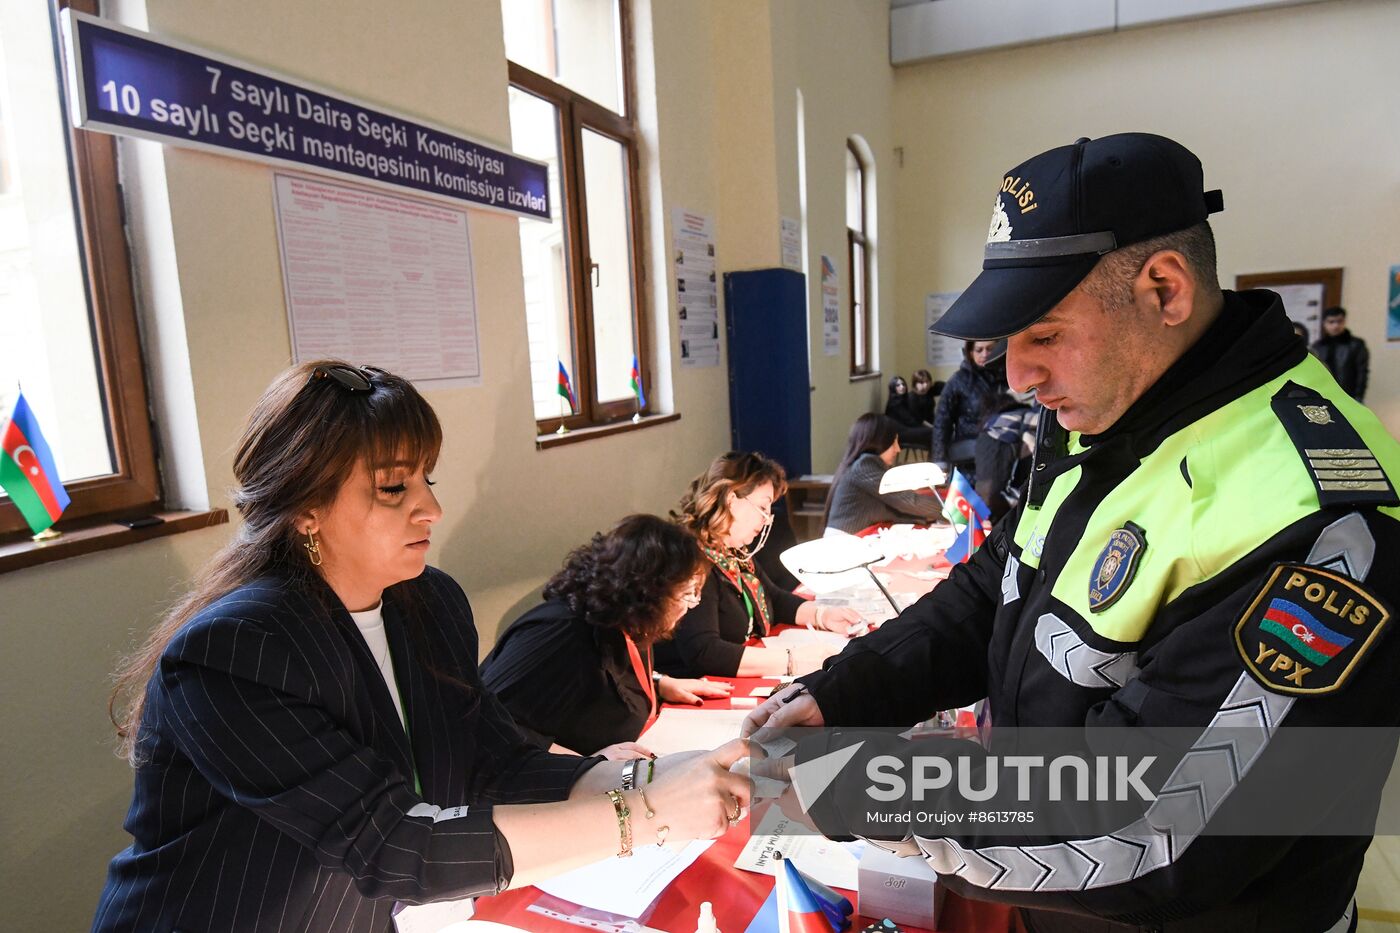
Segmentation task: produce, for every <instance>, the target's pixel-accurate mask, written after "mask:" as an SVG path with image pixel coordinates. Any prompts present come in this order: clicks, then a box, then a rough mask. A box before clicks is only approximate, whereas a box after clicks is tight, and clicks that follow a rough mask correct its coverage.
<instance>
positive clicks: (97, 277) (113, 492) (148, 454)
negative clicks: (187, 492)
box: [0, 0, 161, 542]
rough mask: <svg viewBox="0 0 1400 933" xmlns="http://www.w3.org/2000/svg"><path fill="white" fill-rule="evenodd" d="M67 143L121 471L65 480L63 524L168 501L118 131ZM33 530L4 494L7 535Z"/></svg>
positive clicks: (79, 4) (88, 2) (73, 2)
mask: <svg viewBox="0 0 1400 933" xmlns="http://www.w3.org/2000/svg"><path fill="white" fill-rule="evenodd" d="M64 7H72V8H73V9H75V10H78V11H80V12H84V13H92V14H96V13H97V0H55V4H54V9H55V10H57V9H62V8H64ZM55 22H57V18H56V14H55ZM55 48H57V42H56V41H55ZM59 86H60V94H61V97H60V100H61V102H62V104H63V106H64V108H65V109H64V113H65V115H66V114H67V100H66V97H67V84H66V82H65V81H64V80H63V77H62V75H60V79H59ZM66 122H67V120H66V116H65V123H66ZM67 145H68V151H69V166H70V170H71V176H70V178H71V187H72V191H73V200H74V204H75V208H76V214H77V216H76V218H75V219H76V221H77V226H78V247H79V251H80V253H81V256H82V263H83V275H84V279H85V284H86V293H87V296H88V313H89V316H90V320H91V322H92V336H93V344H94V350H95V355H96V361H97V373H98V382H99V385H100V386H101V391H102V400H103V403H104V404H105V405H106V408H107V424H108V438H109V441H110V444H111V451H112V460H113V472H112V473H110V474H108V475H105V476H98V477H93V478H91V479H82V480H75V481H73V482H69V483H64V488H65V489H67V491H68V495H69V497H70V498H71V499H72V502H71V504H70V505H69V506H68V508H66V509H65V510H64V512H63V517H62V518H61V519H60V520H59V521H60V523H61V524H60V526H59V527H60V528H64V527H68V526H69V525H70V523H72V522H74V521H75V520H85V521H87V522H96V521H101V520H105V519H113V518H121V517H129V516H135V515H144V514H149V513H151V512H153V511H157V510H159V509H160V508H161V485H160V475H159V472H158V470H157V468H156V451H155V443H154V439H153V436H152V431H151V417H150V413H149V412H150V408H149V399H148V397H147V392H146V368H145V364H144V362H143V361H142V356H141V337H140V331H139V327H138V324H137V317H136V301H135V297H134V293H133V290H132V280H131V256H130V254H129V252H128V250H127V243H126V235H125V229H124V223H123V221H124V214H123V210H122V193H121V186H120V184H119V178H118V173H117V146H116V139H115V137H113V136H109V135H107V134H104V133H95V132H92V131H89V130H80V129H73V128H71V127H70V128H69V130H68V139H67ZM29 533H30V532H29V527H28V525H26V524H25V521H24V517H23V516H22V515H21V514H20V512H19V509H18V508H16V507H15V505H14V503H12V502H11V501H10V500H9V499H8V498H5V499H4V500H0V542H3V541H6V540H10V539H12V538H13V539H23V538H25V537H27V536H28V535H29Z"/></svg>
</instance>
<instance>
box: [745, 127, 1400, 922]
mask: <svg viewBox="0 0 1400 933" xmlns="http://www.w3.org/2000/svg"><path fill="white" fill-rule="evenodd" d="M1222 208H1223V202H1222V198H1221V195H1220V192H1219V191H1205V190H1204V184H1203V175H1202V169H1201V164H1200V161H1199V160H1198V159H1197V158H1196V157H1195V156H1194V155H1193V154H1192V153H1191V152H1189V151H1188V150H1187V149H1185V148H1184V147H1182V146H1181V145H1180V144H1178V143H1176V142H1173V141H1172V140H1169V139H1165V138H1162V137H1160V136H1153V135H1149V134H1143V133H1125V134H1120V135H1116V136H1108V137H1104V138H1102V139H1096V140H1089V139H1080V140H1079V141H1077V142H1075V143H1074V144H1073V145H1068V146H1061V147H1059V148H1056V149H1052V150H1050V151H1048V152H1044V153H1041V154H1040V155H1037V156H1035V157H1034V158H1032V159H1030V160H1029V161H1027V162H1024V163H1022V164H1021V165H1019V166H1017V167H1016V168H1014V169H1012V170H1011V171H1010V172H1009V173H1007V175H1006V176H1005V178H1004V179H1003V181H1002V184H1001V186H1000V189H999V190H998V192H997V195H996V203H995V208H994V213H993V219H992V224H991V228H990V232H989V237H988V241H987V244H986V249H985V253H984V262H983V267H982V269H983V271H982V273H981V274H980V275H979V276H978V277H977V279H976V280H975V281H974V282H973V283H972V285H971V286H970V287H969V288H968V289H967V290H966V291H965V292H964V293H963V294H962V296H961V297H960V298H959V299H958V300H957V302H956V303H954V305H953V307H952V308H951V309H950V310H949V311H948V312H947V314H946V315H944V317H943V318H942V319H941V320H940V321H939V322H938V323H937V324H936V325H935V326H934V329H935V330H936V331H937V332H938V333H941V334H944V335H946V336H949V337H957V338H962V339H967V340H990V339H997V338H1003V337H1005V338H1007V339H1008V349H1007V354H1006V370H1007V377H1008V380H1009V383H1010V386H1011V388H1012V389H1013V390H1015V391H1021V392H1024V391H1027V390H1030V389H1034V390H1035V392H1036V394H1037V396H1038V398H1039V400H1040V402H1041V403H1043V404H1044V406H1045V408H1046V409H1047V411H1046V415H1045V417H1043V418H1042V425H1041V431H1040V436H1039V439H1038V443H1037V449H1036V452H1035V460H1034V465H1033V467H1032V471H1031V479H1030V485H1029V489H1028V491H1027V494H1026V496H1025V498H1024V499H1023V501H1022V502H1021V504H1020V505H1019V506H1018V507H1017V508H1016V509H1015V510H1014V511H1012V512H1011V513H1010V514H1009V515H1008V516H1007V517H1006V518H1005V519H1004V520H1003V521H1001V522H1000V523H999V524H997V525H996V527H995V528H994V529H993V531H992V533H991V536H990V538H989V539H988V542H987V544H986V545H984V546H983V547H982V548H981V550H979V551H978V552H977V553H976V554H975V555H974V556H973V558H972V559H971V560H970V561H969V562H968V563H966V564H964V565H961V566H959V567H958V568H956V569H955V570H954V572H953V573H952V575H951V576H950V577H949V578H948V580H947V581H946V582H945V583H943V584H941V585H940V586H938V588H937V589H935V590H934V591H933V592H932V593H930V594H929V595H928V596H925V597H924V598H923V599H921V600H920V601H919V602H918V603H916V604H915V605H913V606H912V607H910V608H909V609H908V610H906V611H905V612H904V613H903V614H902V615H901V616H900V617H899V618H898V619H897V620H895V621H893V622H891V623H888V624H886V625H885V626H884V627H883V628H882V629H880V630H879V631H878V632H875V633H873V634H871V635H868V636H865V637H863V638H859V639H856V640H854V641H852V642H851V643H850V644H849V645H848V646H847V648H846V649H845V650H844V651H843V652H842V653H841V654H840V655H838V656H836V657H835V658H832V659H831V660H829V661H828V662H827V663H826V665H825V666H824V669H823V670H821V671H818V672H816V673H814V674H811V675H809V676H807V677H804V678H802V679H801V681H800V682H799V684H797V685H794V686H793V687H792V688H790V689H789V690H788V691H785V692H783V693H780V694H779V695H778V696H776V697H774V698H773V699H771V700H769V701H768V702H766V703H764V704H763V705H762V706H761V707H759V708H758V709H757V710H755V711H754V713H753V714H751V715H750V716H749V718H748V720H747V721H746V723H745V732H746V733H751V732H753V731H754V730H755V729H757V728H759V727H760V726H763V725H768V726H774V727H777V726H795V725H830V726H889V725H899V726H904V725H909V724H912V723H915V722H920V721H922V720H925V719H927V718H929V717H930V716H931V715H932V714H933V713H934V711H936V710H940V709H946V708H951V707H955V706H963V705H967V704H969V703H973V702H975V701H976V700H978V699H980V698H983V697H985V698H987V701H988V709H989V715H990V720H991V722H992V724H993V726H992V734H993V736H995V735H996V732H997V730H998V729H1002V728H1003V727H1008V726H1021V727H1026V726H1059V727H1064V726H1073V727H1080V726H1083V727H1086V728H1087V727H1095V726H1115V725H1131V726H1170V727H1186V728H1189V729H1191V730H1192V732H1191V733H1189V734H1191V735H1194V734H1195V730H1200V735H1201V738H1200V739H1199V740H1198V741H1197V742H1196V743H1195V744H1193V745H1191V746H1190V749H1191V750H1190V752H1189V753H1188V758H1189V757H1190V755H1194V754H1197V753H1198V752H1199V754H1201V755H1205V754H1207V751H1208V750H1207V749H1205V746H1206V744H1207V742H1208V741H1209V740H1210V737H1211V736H1214V735H1218V734H1220V733H1219V730H1220V729H1221V728H1223V727H1225V726H1231V725H1235V724H1242V723H1246V722H1247V723H1249V724H1253V725H1255V726H1257V728H1258V729H1259V731H1260V734H1261V735H1262V736H1264V738H1263V739H1262V740H1261V741H1262V742H1263V743H1264V746H1263V747H1262V749H1256V750H1255V751H1258V752H1259V753H1258V754H1253V753H1251V754H1248V755H1236V756H1235V757H1234V760H1235V761H1236V763H1237V766H1236V767H1234V768H1233V769H1231V768H1224V769H1205V768H1202V769H1198V774H1197V775H1196V778H1195V780H1194V783H1192V784H1191V785H1189V786H1187V785H1185V784H1184V783H1183V781H1184V778H1182V777H1179V774H1183V773H1185V772H1184V771H1182V770H1178V771H1175V772H1173V773H1172V777H1171V778H1170V779H1168V781H1167V782H1166V784H1164V785H1163V787H1162V788H1161V790H1160V791H1159V792H1158V793H1159V799H1161V797H1162V796H1165V795H1167V793H1168V792H1178V791H1182V792H1189V793H1198V794H1199V795H1200V797H1201V799H1202V800H1204V801H1206V804H1205V805H1204V806H1203V808H1202V813H1203V814H1205V816H1204V817H1203V818H1204V819H1208V818H1209V815H1210V814H1211V813H1214V812H1215V811H1216V808H1218V807H1219V806H1220V805H1221V804H1222V803H1228V802H1229V797H1230V795H1231V794H1232V793H1235V794H1236V795H1237V798H1238V799H1244V798H1246V797H1248V796H1250V794H1251V788H1257V787H1259V786H1261V785H1260V782H1264V781H1269V780H1273V781H1275V782H1277V781H1278V780H1279V778H1280V777H1281V776H1280V775H1278V774H1270V773H1269V771H1268V769H1269V762H1270V756H1269V754H1268V748H1267V743H1268V740H1269V737H1272V736H1275V735H1276V734H1277V731H1278V729H1279V728H1280V727H1284V726H1289V727H1292V726H1309V725H1311V726H1333V725H1368V726H1387V727H1393V726H1395V725H1397V723H1398V722H1400V699H1397V696H1396V686H1395V685H1396V684H1397V683H1400V635H1396V634H1394V633H1392V632H1390V631H1389V629H1390V628H1393V627H1394V626H1395V624H1396V623H1395V622H1394V621H1392V620H1391V619H1390V616H1391V613H1392V612H1393V611H1394V608H1395V607H1397V606H1400V574H1396V573H1394V572H1393V570H1392V571H1387V570H1386V569H1385V568H1386V566H1387V563H1388V564H1389V566H1390V567H1391V568H1393V567H1394V565H1395V559H1396V555H1397V554H1400V520H1398V519H1400V509H1397V506H1400V498H1397V496H1396V491H1395V483H1396V478H1397V475H1400V445H1397V444H1396V442H1395V440H1394V439H1393V438H1392V437H1391V436H1390V435H1389V434H1388V433H1387V432H1386V430H1385V428H1384V427H1382V425H1381V424H1380V422H1379V421H1378V420H1377V418H1376V417H1375V416H1374V415H1373V414H1372V413H1371V412H1370V411H1368V410H1367V409H1365V408H1364V407H1362V406H1361V405H1360V404H1359V403H1357V402H1356V401H1354V400H1353V399H1351V398H1350V397H1349V396H1348V395H1347V394H1346V393H1345V392H1343V391H1342V390H1341V389H1340V388H1339V387H1338V386H1337V383H1336V382H1335V380H1333V378H1332V377H1331V375H1329V373H1328V372H1327V370H1326V368H1325V367H1324V366H1323V365H1322V364H1321V363H1320V362H1319V361H1318V360H1317V359H1315V358H1313V357H1311V356H1310V355H1309V354H1308V353H1307V349H1306V347H1305V346H1304V345H1303V344H1302V343H1301V342H1300V341H1298V340H1297V338H1296V337H1295V336H1294V333H1293V330H1292V328H1291V326H1290V324H1289V320H1288V317H1287V316H1286V314H1285V313H1284V308H1283V304H1282V302H1281V301H1280V299H1279V297H1278V296H1277V295H1275V294H1273V293H1272V292H1267V291H1252V292H1240V293H1235V292H1230V291H1222V290H1221V288H1220V287H1219V285H1218V284H1217V280H1216V260H1215V243H1214V239H1213V235H1212V233H1211V229H1210V226H1209V224H1208V222H1207V215H1208V214H1210V213H1213V212H1215V211H1218V210H1221V209H1222ZM1280 613H1282V614H1280ZM1277 744H1282V743H1276V745H1277ZM1387 760H1388V759H1387ZM1189 763H1190V762H1188V764H1189ZM1188 770H1189V769H1188ZM1201 774H1204V775H1205V776H1204V777H1201V776H1200V775H1201ZM1173 782H1176V783H1175V784H1174V783H1173ZM1355 783H1357V785H1358V786H1334V787H1325V788H1311V789H1310V791H1311V792H1314V793H1317V794H1319V795H1321V797H1322V798H1323V799H1324V800H1327V801H1335V800H1337V799H1345V798H1348V797H1355V796H1358V795H1359V796H1360V797H1363V798H1364V797H1366V796H1367V795H1370V796H1371V797H1374V796H1376V795H1377V794H1378V792H1379V786H1378V784H1377V782H1376V781H1375V780H1374V779H1373V778H1367V779H1364V780H1363V779H1361V778H1358V779H1357V781H1356V782H1355ZM1178 785H1180V786H1178ZM1198 828H1199V827H1198ZM925 832H935V831H934V830H923V831H917V830H916V831H915V832H914V833H912V834H911V838H910V839H909V840H908V842H909V843H910V844H911V845H912V844H915V843H916V844H917V847H918V851H920V852H921V854H922V855H923V856H924V857H925V858H926V859H927V860H928V861H929V863H930V864H931V865H932V866H933V868H934V869H935V870H936V871H937V872H938V873H939V875H940V877H941V879H942V881H943V882H944V883H945V884H947V885H948V886H949V887H950V888H951V889H953V890H956V891H958V892H959V893H962V894H964V895H966V896H969V897H973V898H982V899H989V900H999V901H1007V902H1011V903H1016V904H1020V905H1023V915H1024V917H1025V919H1026V922H1027V925H1028V926H1029V927H1030V928H1031V929H1032V930H1033V931H1048V930H1061V929H1073V930H1100V929H1102V930H1122V929H1133V928H1149V929H1167V930H1222V931H1223V930H1232V931H1233V930H1245V929H1249V930H1256V929H1257V930H1299V931H1323V930H1328V931H1330V930H1336V931H1342V930H1346V929H1348V928H1350V927H1352V926H1354V924H1355V917H1354V913H1355V910H1354V903H1353V896H1354V892H1355V887H1356V879H1357V875H1358V873H1359V872H1360V869H1361V864H1362V859H1363V855H1364V853H1365V851H1366V848H1367V846H1368V844H1369V842H1370V839H1369V837H1366V836H1352V837H1323V836H1311V837H1299V836H1289V835H1284V834H1279V835H1269V836H1258V837H1244V836H1225V835H1210V834H1209V832H1208V831H1207V832H1192V833H1184V832H1182V831H1181V830H1180V827H1179V826H1178V827H1176V828H1173V827H1172V826H1170V825H1167V826H1166V827H1165V828H1163V826H1162V825H1161V824H1153V823H1151V821H1148V822H1144V823H1140V824H1134V825H1133V826H1130V827H1125V829H1124V831H1123V832H1121V833H1109V834H1105V835H1101V836H1096V837H1093V838H1087V839H1086V838H1078V839H1069V838H1066V839H1062V840H1059V841H1057V840H1055V839H1050V840H1044V839H1042V840H1037V843H1038V844H1037V845H1036V846H1034V847H1018V846H1016V845H1014V844H1005V842H1004V837H1003V838H1002V839H994V838H992V837H990V836H989V835H988V834H987V833H985V832H983V833H979V832H978V831H976V830H971V829H969V830H967V831H959V832H957V833H952V832H949V834H947V835H924V833H925ZM937 832H940V833H941V832H944V830H937Z"/></svg>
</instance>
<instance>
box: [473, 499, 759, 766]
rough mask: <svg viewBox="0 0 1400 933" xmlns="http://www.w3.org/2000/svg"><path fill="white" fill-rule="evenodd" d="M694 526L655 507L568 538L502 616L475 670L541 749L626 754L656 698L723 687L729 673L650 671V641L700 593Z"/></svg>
mask: <svg viewBox="0 0 1400 933" xmlns="http://www.w3.org/2000/svg"><path fill="white" fill-rule="evenodd" d="M704 572H705V558H704V556H703V555H702V554H701V553H700V548H699V547H698V546H697V545H696V543H695V537H694V536H693V535H691V534H690V532H688V531H686V530H685V529H684V528H680V527H678V526H676V525H675V524H673V523H671V522H668V521H666V520H665V519H664V518H657V517H656V516H655V515H629V516H628V517H627V518H624V519H623V520H622V521H620V522H618V523H617V525H616V526H615V527H614V528H613V529H612V530H610V531H608V532H607V533H606V534H596V535H594V536H593V540H592V541H590V542H588V543H587V544H585V545H583V546H582V547H580V548H578V549H576V550H575V551H574V552H573V553H571V554H570V555H569V556H568V558H567V559H566V560H565V561H564V567H563V569H561V570H560V571H559V572H558V573H556V574H555V575H554V576H553V577H552V578H551V579H550V581H549V582H548V583H546V584H545V587H544V602H543V603H541V604H540V605H539V606H536V607H535V608H534V609H531V610H530V611H529V612H527V613H525V614H524V615H523V616H521V617H520V618H518V619H516V620H515V622H514V623H512V624H511V626H510V628H508V629H507V630H506V631H505V634H503V635H502V636H501V637H500V639H499V640H498V641H497V642H496V647H495V648H494V649H492V651H491V653H490V654H489V655H487V657H486V660H485V661H483V662H481V679H482V682H483V683H485V684H486V687H487V688H488V689H489V690H491V691H492V692H493V693H495V694H496V696H497V698H498V699H500V701H501V702H502V703H504V704H505V706H506V709H508V710H510V714H511V717H512V718H513V719H514V720H515V724H516V725H517V726H519V727H520V730H521V731H522V732H524V733H525V737H526V738H528V739H530V740H531V741H533V742H534V743H535V744H536V745H537V746H539V747H540V748H547V749H549V750H550V751H553V752H566V753H572V754H579V755H602V756H603V757H605V758H608V759H611V760H618V761H625V760H627V759H629V758H635V757H637V756H638V755H644V756H648V757H649V756H650V752H648V751H647V750H646V749H645V748H644V747H642V746H640V745H637V744H635V743H636V741H637V738H638V736H640V735H641V734H642V733H643V732H644V731H645V730H646V729H647V727H648V726H650V725H651V724H652V722H653V721H654V720H655V719H656V716H657V712H658V710H659V704H660V703H663V702H666V703H699V702H700V701H701V700H702V699H705V698H717V697H726V696H728V695H729V691H730V690H731V689H732V687H731V685H730V684H727V683H723V682H711V681H708V680H678V679H676V678H674V677H665V676H663V675H661V674H660V673H658V672H656V670H655V669H654V667H653V665H652V657H651V655H652V646H653V645H654V644H656V643H657V642H659V641H662V640H664V639H666V638H669V637H670V635H671V632H672V630H673V629H674V628H675V627H676V623H677V622H679V621H680V619H681V616H683V615H685V613H686V611H687V610H689V609H691V608H692V607H694V606H695V605H697V604H698V603H699V602H700V586H701V584H702V583H703V582H704V581H703V577H702V574H704Z"/></svg>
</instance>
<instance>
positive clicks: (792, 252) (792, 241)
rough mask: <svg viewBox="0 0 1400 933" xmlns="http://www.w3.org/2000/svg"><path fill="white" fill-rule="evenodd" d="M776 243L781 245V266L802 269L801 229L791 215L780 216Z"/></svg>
mask: <svg viewBox="0 0 1400 933" xmlns="http://www.w3.org/2000/svg"><path fill="white" fill-rule="evenodd" d="M778 223H779V229H778V243H779V245H780V246H781V247H782V253H783V268H784V269H793V270H795V271H797V272H801V271H802V231H801V229H800V228H799V227H798V226H797V221H796V220H793V219H792V218H791V217H783V218H780V219H779V221H778Z"/></svg>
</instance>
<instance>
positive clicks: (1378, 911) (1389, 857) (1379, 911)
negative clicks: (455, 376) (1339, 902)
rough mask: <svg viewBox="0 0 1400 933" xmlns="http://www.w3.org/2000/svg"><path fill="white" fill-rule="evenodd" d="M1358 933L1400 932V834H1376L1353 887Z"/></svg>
mask: <svg viewBox="0 0 1400 933" xmlns="http://www.w3.org/2000/svg"><path fill="white" fill-rule="evenodd" d="M1356 903H1357V906H1358V907H1359V908H1360V913H1361V922H1360V923H1358V924H1357V933H1397V931H1400V836H1377V837H1376V839H1375V841H1374V842H1372V843H1371V848H1370V849H1369V850H1367V852H1366V867H1365V868H1363V869H1361V881H1360V883H1359V884H1358V885H1357V887H1356Z"/></svg>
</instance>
